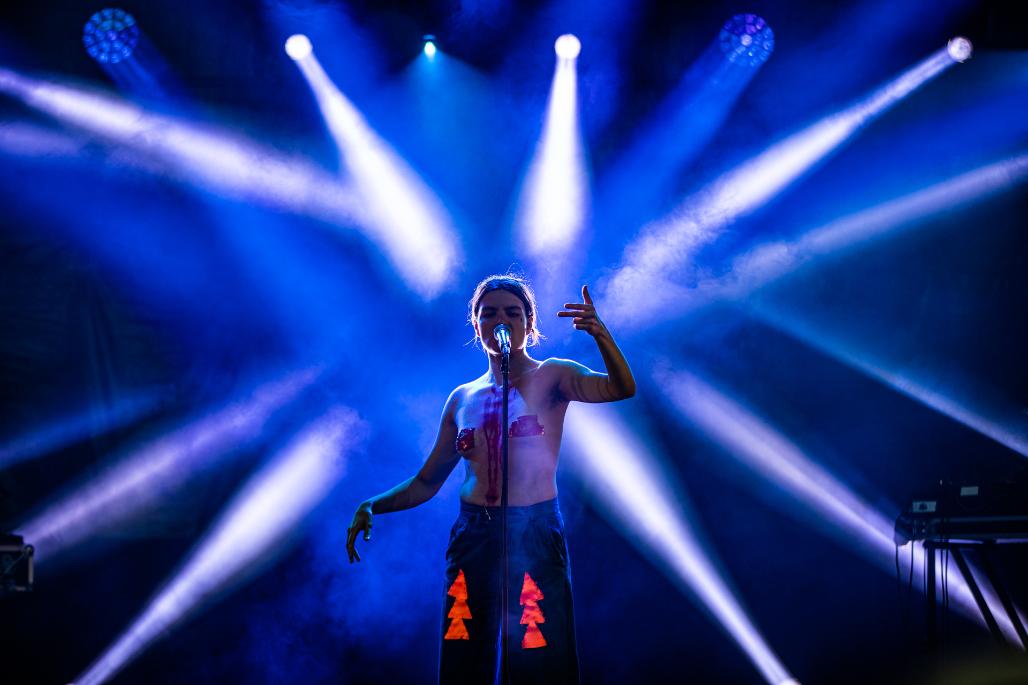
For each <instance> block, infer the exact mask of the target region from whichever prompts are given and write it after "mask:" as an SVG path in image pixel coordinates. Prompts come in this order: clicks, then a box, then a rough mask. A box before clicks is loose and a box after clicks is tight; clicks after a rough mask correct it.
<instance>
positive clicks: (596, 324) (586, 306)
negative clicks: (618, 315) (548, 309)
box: [557, 285, 610, 338]
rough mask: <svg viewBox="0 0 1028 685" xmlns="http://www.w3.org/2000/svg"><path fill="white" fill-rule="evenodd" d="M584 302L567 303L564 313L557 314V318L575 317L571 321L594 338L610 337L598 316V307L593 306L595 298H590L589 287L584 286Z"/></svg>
mask: <svg viewBox="0 0 1028 685" xmlns="http://www.w3.org/2000/svg"><path fill="white" fill-rule="evenodd" d="M582 300H583V301H582V302H580V303H579V302H567V303H565V304H564V311H560V312H557V316H562V317H568V316H572V317H574V318H573V319H572V321H571V323H573V324H574V325H575V328H577V329H578V330H580V331H585V332H586V333H588V334H589V335H591V336H592V337H594V338H599V337H601V336H609V335H610V333H609V332H608V331H607V327H606V326H605V325H603V322H602V321H600V317H599V315H597V314H596V307H594V306H593V298H592V297H590V296H589V286H587V285H583V286H582Z"/></svg>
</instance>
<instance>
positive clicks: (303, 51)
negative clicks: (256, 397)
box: [286, 33, 314, 60]
mask: <svg viewBox="0 0 1028 685" xmlns="http://www.w3.org/2000/svg"><path fill="white" fill-rule="evenodd" d="M313 49H314V48H313V47H311V40H310V38H308V37H307V36H305V35H303V34H302V33H296V34H293V35H291V36H289V38H287V39H286V54H287V55H289V57H290V59H292V60H301V59H303V58H304V57H306V56H308V55H309V54H311V50H313Z"/></svg>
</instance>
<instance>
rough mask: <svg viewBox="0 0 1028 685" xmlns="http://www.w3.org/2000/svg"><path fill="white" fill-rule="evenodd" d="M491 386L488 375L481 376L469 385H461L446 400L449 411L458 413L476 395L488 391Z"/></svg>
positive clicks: (469, 382)
mask: <svg viewBox="0 0 1028 685" xmlns="http://www.w3.org/2000/svg"><path fill="white" fill-rule="evenodd" d="M488 385H489V378H488V376H487V375H482V376H479V377H478V378H476V379H474V380H471V381H468V382H467V383H461V384H460V385H458V386H457V387H456V388H454V389H453V392H451V393H450V397H449V398H448V399H447V400H446V409H447V411H456V410H457V409H460V408H461V407H463V406H464V405H465V404H467V403H468V402H469V401H470V400H471V399H472V398H473V397H474V396H475V395H476V394H478V393H481V392H482V391H483V390H484V389H487V388H488Z"/></svg>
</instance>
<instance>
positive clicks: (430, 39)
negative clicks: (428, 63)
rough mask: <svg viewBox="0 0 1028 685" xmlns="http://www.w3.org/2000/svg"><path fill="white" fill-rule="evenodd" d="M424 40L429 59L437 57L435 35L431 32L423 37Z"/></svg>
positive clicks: (426, 54)
mask: <svg viewBox="0 0 1028 685" xmlns="http://www.w3.org/2000/svg"><path fill="white" fill-rule="evenodd" d="M422 40H423V41H425V47H424V52H425V57H427V58H429V59H432V58H433V57H435V53H436V46H435V36H433V35H432V34H431V33H429V34H427V35H425V36H424V37H423V38H422Z"/></svg>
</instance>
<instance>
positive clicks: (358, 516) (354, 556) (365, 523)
mask: <svg viewBox="0 0 1028 685" xmlns="http://www.w3.org/2000/svg"><path fill="white" fill-rule="evenodd" d="M361 531H364V541H365V542H370V541H371V505H370V504H368V503H366V502H365V503H364V504H362V505H360V506H359V507H357V511H356V513H354V515H353V521H351V522H350V527H349V528H347V529H346V553H347V554H348V555H349V557H350V563H351V564H352V563H353V562H354V561H360V560H361V555H360V554H358V553H357V547H356V546H355V545H356V542H357V533H359V532H361Z"/></svg>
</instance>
